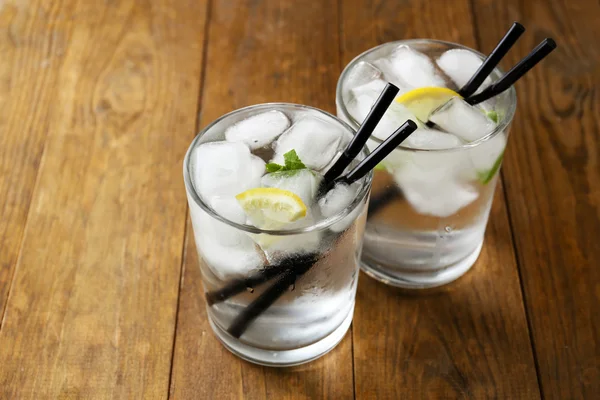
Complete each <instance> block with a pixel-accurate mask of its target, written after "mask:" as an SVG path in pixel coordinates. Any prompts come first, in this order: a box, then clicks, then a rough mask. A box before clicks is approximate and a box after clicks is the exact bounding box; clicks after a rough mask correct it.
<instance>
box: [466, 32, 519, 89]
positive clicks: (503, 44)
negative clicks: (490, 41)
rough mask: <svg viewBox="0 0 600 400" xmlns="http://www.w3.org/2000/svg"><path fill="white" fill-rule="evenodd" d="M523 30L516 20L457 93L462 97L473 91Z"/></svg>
mask: <svg viewBox="0 0 600 400" xmlns="http://www.w3.org/2000/svg"><path fill="white" fill-rule="evenodd" d="M523 32H525V27H524V26H523V25H521V24H520V23H518V22H514V23H513V24H512V26H511V27H510V29H509V30H508V31H507V32H506V34H505V35H504V37H503V38H502V39H500V42H498V44H497V45H496V47H495V48H494V50H492V52H491V53H490V55H489V56H487V57H486V59H485V60H484V61H483V64H481V65H480V66H479V69H478V70H477V71H475V73H474V74H473V76H472V77H471V79H469V82H467V83H466V84H465V85H464V86H463V87H462V88H461V89H460V90H459V91H458V94H460V95H461V96H462V97H469V96H470V95H472V94H473V93H475V91H477V89H479V86H481V84H482V83H483V81H485V78H487V77H488V76H489V75H490V74H491V73H492V71H493V70H494V68H496V66H497V65H498V64H499V63H500V61H501V60H502V58H504V56H505V55H506V53H508V51H509V50H510V49H511V47H513V45H514V44H515V43H516V42H517V39H519V37H520V36H521V35H522V34H523Z"/></svg>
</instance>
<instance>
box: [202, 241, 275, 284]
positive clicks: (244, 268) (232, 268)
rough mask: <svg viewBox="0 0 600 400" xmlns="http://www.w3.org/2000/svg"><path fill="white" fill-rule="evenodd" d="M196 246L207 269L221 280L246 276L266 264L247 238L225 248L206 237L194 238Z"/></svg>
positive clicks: (256, 248)
mask: <svg viewBox="0 0 600 400" xmlns="http://www.w3.org/2000/svg"><path fill="white" fill-rule="evenodd" d="M196 246H197V247H198V251H199V254H200V256H201V257H202V258H203V259H204V261H205V262H206V264H207V265H208V267H209V268H210V269H211V270H212V271H213V272H214V273H215V275H217V276H218V277H219V278H221V279H228V278H231V277H241V276H246V275H248V274H249V273H250V272H252V271H255V270H257V269H258V268H261V267H262V266H264V265H265V264H266V258H265V255H264V253H263V252H262V250H261V249H260V248H259V247H258V245H257V244H256V243H255V242H254V241H253V240H252V239H251V238H250V237H249V236H246V237H245V240H244V241H242V242H240V243H238V244H237V245H235V246H227V245H223V244H222V243H220V242H218V241H216V240H215V239H214V238H212V237H210V236H208V235H202V236H200V237H198V236H196Z"/></svg>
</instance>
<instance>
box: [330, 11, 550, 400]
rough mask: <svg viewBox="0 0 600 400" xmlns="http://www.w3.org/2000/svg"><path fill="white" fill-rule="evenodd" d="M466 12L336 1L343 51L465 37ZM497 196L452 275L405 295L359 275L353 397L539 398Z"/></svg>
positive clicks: (468, 37)
mask: <svg viewBox="0 0 600 400" xmlns="http://www.w3.org/2000/svg"><path fill="white" fill-rule="evenodd" d="M471 15H472V13H471V8H470V4H469V2H468V1H466V0H465V1H455V2H452V3H451V5H450V4H449V3H448V2H446V1H443V0H427V1H419V2H381V1H371V2H362V1H349V0H348V1H344V2H343V3H342V18H341V20H342V32H343V34H342V43H343V46H342V49H343V52H342V57H343V60H344V62H346V63H347V62H349V61H350V60H351V59H352V58H353V57H355V56H356V55H357V54H359V53H360V52H362V51H364V50H366V49H368V48H371V47H373V46H375V45H377V44H380V43H384V42H388V41H392V40H399V39H408V38H414V37H431V38H436V39H443V40H449V41H454V42H459V43H462V44H465V45H467V46H474V45H475V39H474V38H475V36H474V31H473V20H472V18H471ZM501 32H502V31H501ZM510 151H511V149H510V148H509V150H508V152H509V153H510ZM503 200H504V199H503V195H502V187H501V186H499V187H498V188H497V193H496V197H495V202H494V207H493V210H492V214H491V216H490V222H489V224H488V228H487V233H486V239H485V240H486V241H485V244H484V248H483V250H482V252H481V255H480V257H479V260H478V261H477V263H476V264H475V266H474V267H473V270H472V271H470V272H469V273H468V274H467V275H466V276H465V277H463V278H461V279H460V280H459V281H457V282H455V283H454V284H452V285H449V286H447V287H444V288H442V289H437V290H431V291H427V292H423V293H420V294H414V293H405V292H401V291H399V290H396V289H393V288H390V287H386V286H384V285H382V284H380V283H378V282H375V281H374V280H372V279H370V278H368V277H366V276H364V275H363V276H362V277H361V280H360V283H359V293H358V303H357V308H356V311H355V321H354V337H353V338H354V354H355V360H354V369H355V379H356V398H358V399H373V398H381V399H391V398H397V399H404V398H406V399H408V398H473V399H481V398H523V399H532V398H538V397H539V388H538V385H537V382H536V373H535V365H534V360H533V356H532V350H531V344H530V339H529V332H528V328H527V321H526V317H525V313H524V309H523V304H522V297H521V291H520V283H519V276H518V271H517V267H516V262H515V257H514V251H513V244H512V241H511V232H510V229H509V225H508V218H507V213H506V208H505V204H504V201H503Z"/></svg>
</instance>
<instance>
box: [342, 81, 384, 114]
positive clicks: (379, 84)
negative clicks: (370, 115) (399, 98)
mask: <svg viewBox="0 0 600 400" xmlns="http://www.w3.org/2000/svg"><path fill="white" fill-rule="evenodd" d="M385 85H386V83H385V81H382V80H381V79H375V80H373V81H371V82H369V83H365V84H364V85H360V86H356V87H354V88H352V89H350V92H351V93H352V95H353V96H354V97H359V96H362V95H368V96H369V97H370V98H372V99H373V100H372V102H371V106H372V105H373V103H375V100H377V98H378V97H379V95H380V94H381V92H383V89H385ZM369 108H370V107H369ZM366 115H367V114H365V116H366Z"/></svg>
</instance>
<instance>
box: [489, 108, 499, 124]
mask: <svg viewBox="0 0 600 400" xmlns="http://www.w3.org/2000/svg"><path fill="white" fill-rule="evenodd" d="M486 115H487V117H488V118H489V119H491V120H492V121H494V123H496V124H497V123H498V113H497V112H496V111H488V112H487V113H486Z"/></svg>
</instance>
